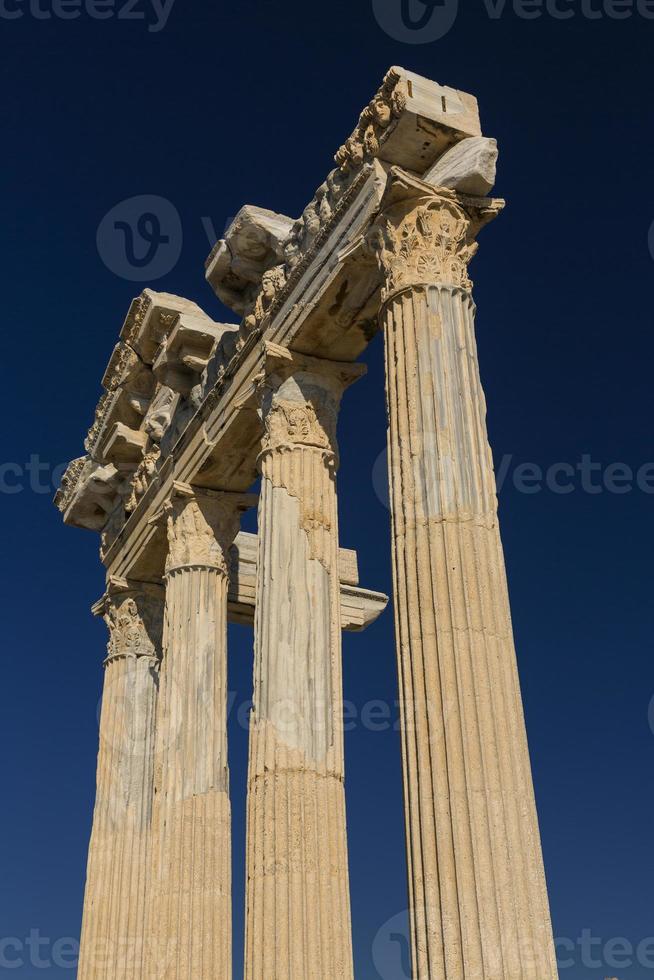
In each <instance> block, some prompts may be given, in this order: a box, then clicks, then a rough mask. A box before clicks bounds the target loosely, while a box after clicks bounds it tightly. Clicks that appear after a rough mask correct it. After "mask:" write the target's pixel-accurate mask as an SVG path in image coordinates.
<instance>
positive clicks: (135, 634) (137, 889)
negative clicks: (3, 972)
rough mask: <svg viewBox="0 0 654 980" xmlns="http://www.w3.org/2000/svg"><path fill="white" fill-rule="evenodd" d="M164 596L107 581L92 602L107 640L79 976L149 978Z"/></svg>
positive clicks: (142, 586) (155, 589)
mask: <svg viewBox="0 0 654 980" xmlns="http://www.w3.org/2000/svg"><path fill="white" fill-rule="evenodd" d="M163 599H164V590H163V588H162V587H161V586H157V585H150V584H146V583H132V582H130V583H128V582H110V586H109V589H108V592H107V594H106V595H105V596H104V597H103V599H101V600H100V602H99V603H97V604H96V606H95V607H94V612H95V613H96V614H97V615H102V616H103V617H104V620H105V622H106V624H107V626H108V628H109V644H108V648H107V658H106V660H105V678H104V691H103V696H102V712H101V717H100V750H99V753H98V770H97V792H96V801H95V810H94V814H93V831H92V835H91V843H90V846H89V855H88V865H87V877H86V891H85V895H84V916H83V922H82V938H81V944H80V957H79V966H78V974H77V975H78V977H79V978H80V980H114V978H116V977H120V978H122V980H140V978H141V977H142V976H143V963H144V953H145V949H146V946H147V933H146V910H147V901H148V899H149V887H148V885H149V882H148V870H149V858H150V843H151V838H150V821H151V814H152V786H153V769H154V742H155V715H156V707H157V692H158V686H159V664H160V658H161V633H162V623H163Z"/></svg>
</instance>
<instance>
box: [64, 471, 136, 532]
mask: <svg viewBox="0 0 654 980" xmlns="http://www.w3.org/2000/svg"><path fill="white" fill-rule="evenodd" d="M123 492H124V482H123V480H122V478H121V476H120V474H119V473H118V470H117V469H116V467H115V466H113V465H112V464H107V465H103V464H101V463H96V462H95V461H94V460H92V459H90V458H89V457H88V456H82V457H80V459H77V460H74V461H73V463H72V464H71V465H70V467H69V468H68V470H66V473H65V474H64V478H63V480H62V488H61V489H60V491H59V492H58V493H57V496H56V498H55V502H56V504H57V506H58V507H59V510H60V511H61V512H62V514H63V516H64V520H65V521H66V523H67V524H74V525H76V526H78V527H84V528H88V529H89V530H91V531H101V530H102V528H103V527H104V526H105V524H106V522H107V519H108V518H109V515H110V514H112V513H113V511H114V510H115V509H116V506H117V505H118V503H119V502H120V501H121V500H122V494H123Z"/></svg>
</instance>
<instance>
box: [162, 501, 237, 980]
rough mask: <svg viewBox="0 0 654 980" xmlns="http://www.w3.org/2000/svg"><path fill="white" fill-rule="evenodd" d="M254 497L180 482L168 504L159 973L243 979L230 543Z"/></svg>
mask: <svg viewBox="0 0 654 980" xmlns="http://www.w3.org/2000/svg"><path fill="white" fill-rule="evenodd" d="M254 499H255V498H250V497H247V496H246V495H243V494H233V493H221V492H213V491H202V490H194V489H192V488H191V487H188V486H185V485H180V484H176V485H175V493H174V496H173V499H172V501H171V502H170V503H169V505H168V509H167V533H168V545H169V552H168V559H167V563H166V615H165V625H164V656H163V664H162V673H161V694H160V710H159V714H158V719H157V763H156V776H155V806H154V820H153V836H154V862H153V863H154V868H153V878H154V881H153V900H152V907H151V920H150V921H151V932H152V937H153V942H152V952H151V959H150V961H149V964H148V971H147V972H146V977H147V978H148V980H154V978H156V980H218V978H219V980H229V978H230V977H231V975H232V915H231V827H230V821H231V815H230V802H229V773H228V768H227V591H228V550H229V548H230V546H231V544H232V542H233V540H234V537H235V535H236V533H237V531H238V527H239V516H240V513H241V511H242V510H244V509H246V508H247V507H249V506H251V504H252V503H253V502H254Z"/></svg>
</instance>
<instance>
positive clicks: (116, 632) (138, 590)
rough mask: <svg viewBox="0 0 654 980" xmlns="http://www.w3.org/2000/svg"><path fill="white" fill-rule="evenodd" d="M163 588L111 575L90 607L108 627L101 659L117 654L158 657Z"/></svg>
mask: <svg viewBox="0 0 654 980" xmlns="http://www.w3.org/2000/svg"><path fill="white" fill-rule="evenodd" d="M163 604H164V590H163V587H162V586H160V585H155V584H151V583H146V582H143V583H141V582H127V581H123V580H116V579H111V580H110V582H109V587H108V589H107V592H106V594H105V595H104V596H103V597H102V599H100V601H99V602H97V603H96V604H95V606H94V607H93V612H94V613H95V615H96V616H102V618H103V619H104V621H105V623H106V624H107V628H108V630H109V643H108V644H107V659H106V661H105V663H110V662H111V661H112V660H117V659H119V658H121V657H148V658H149V659H151V660H152V661H154V662H158V661H159V659H160V657H161V639H162V631H163Z"/></svg>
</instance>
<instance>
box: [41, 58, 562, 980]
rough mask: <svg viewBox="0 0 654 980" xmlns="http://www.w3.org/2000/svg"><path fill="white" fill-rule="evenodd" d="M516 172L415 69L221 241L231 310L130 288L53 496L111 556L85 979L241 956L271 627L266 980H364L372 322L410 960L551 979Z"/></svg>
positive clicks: (263, 859) (249, 954)
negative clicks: (500, 436)
mask: <svg viewBox="0 0 654 980" xmlns="http://www.w3.org/2000/svg"><path fill="white" fill-rule="evenodd" d="M496 161H497V146H496V144H495V141H494V140H492V139H490V138H487V137H484V136H483V135H482V131H481V126H480V122H479V113H478V107H477V102H476V99H475V98H474V97H473V96H471V95H468V94H466V93H464V92H458V91H456V90H454V89H451V88H448V87H446V86H442V85H439V84H437V83H435V82H432V81H429V80H428V79H425V78H421V77H420V76H418V75H415V74H414V73H412V72H408V71H406V70H405V69H402V68H391V69H390V70H389V72H388V73H387V75H386V77H385V79H384V81H383V84H382V86H381V88H380V89H379V90H378V92H377V93H376V95H375V96H374V97H373V99H372V101H371V102H370V104H369V105H368V106H367V107H366V108H365V109H364V111H363V113H362V114H361V116H360V119H359V121H358V122H357V124H356V127H355V129H354V131H353V132H352V134H351V136H349V137H348V139H347V140H346V141H345V142H344V144H343V146H342V147H341V148H340V149H339V150H338V152H337V153H336V155H335V167H334V169H332V170H331V171H330V172H329V173H328V174H327V175H326V177H325V179H324V180H323V182H322V183H321V184H320V186H319V187H318V189H317V190H316V193H315V195H314V197H313V198H312V200H311V201H309V202H308V203H307V205H306V207H305V208H304V210H303V212H302V215H301V216H300V217H299V218H297V219H293V218H289V217H286V216H285V215H280V214H276V213H275V212H272V211H268V210H265V209H263V208H260V207H254V206H251V205H245V206H244V207H243V208H242V209H241V210H240V211H239V213H238V215H237V216H236V218H235V219H234V222H233V223H232V225H231V226H230V228H229V229H228V230H227V232H226V233H225V238H224V239H223V240H221V241H220V242H218V243H217V244H216V246H215V247H214V249H213V250H212V252H211V255H210V256H209V257H208V259H207V263H206V279H207V282H208V284H209V286H210V287H211V289H213V291H214V292H215V293H216V295H217V296H218V297H219V298H220V299H221V300H222V301H223V302H224V303H225V304H226V305H227V306H228V307H229V308H231V309H232V310H233V311H234V313H235V314H236V315H237V318H238V322H235V323H227V324H226V323H221V322H217V321H215V320H213V319H212V318H211V317H210V316H209V315H208V314H207V313H205V312H204V311H203V310H202V309H201V308H200V307H199V306H198V305H197V304H196V303H194V302H192V301H190V300H187V299H184V298H182V297H179V296H174V295H171V294H168V293H160V292H155V291H153V290H150V289H146V290H145V291H144V292H143V293H142V294H141V295H140V296H138V297H136V298H135V299H134V301H133V302H132V304H131V306H130V309H129V311H128V314H127V317H126V320H125V322H124V325H123V327H122V330H121V331H120V337H119V340H118V344H117V346H116V347H115V349H114V351H113V354H112V355H111V359H110V362H109V365H108V367H107V370H106V372H105V375H104V377H103V379H102V384H103V388H104V392H103V395H102V397H101V399H100V402H99V404H98V407H97V410H96V415H95V419H94V422H93V425H92V427H91V429H90V431H89V433H88V436H87V439H86V441H85V450H86V452H85V455H83V456H81V457H79V458H78V459H76V460H74V461H73V462H72V463H71V464H70V466H69V468H68V470H67V472H66V474H65V476H64V478H63V481H62V486H61V488H60V490H59V492H58V494H57V498H56V503H57V506H58V507H59V509H60V511H61V512H62V515H63V518H64V520H65V522H66V523H68V524H71V525H74V526H77V527H83V528H88V529H91V530H94V531H96V532H99V533H100V535H101V546H100V554H101V559H102V561H103V563H104V565H105V568H106V572H107V591H106V595H105V596H104V598H103V599H102V600H101V601H100V602H99V603H98V604H97V606H96V610H95V611H96V612H97V613H99V614H102V615H103V616H104V618H105V619H106V621H107V624H108V627H109V631H110V642H109V654H108V656H107V659H106V661H105V666H106V674H105V688H104V695H103V704H102V720H101V725H100V750H99V756H98V774H97V799H96V807H95V814H94V822H93V832H92V838H91V843H90V847H89V859H88V873H87V883H86V894H85V900H84V921H83V933H82V948H81V954H80V965H79V973H78V975H79V977H80V978H81V980H117V978H121V980H142V978H148V980H155V978H156V980H217V978H219V980H229V978H230V977H231V972H232V965H231V964H232V950H231V909H232V902H233V896H232V893H231V862H230V857H231V855H230V847H231V843H230V842H231V827H230V822H231V816H230V798H229V775H228V774H229V769H228V747H227V736H226V704H227V677H226V654H227V646H226V645H227V640H226V636H227V634H226V627H227V621H228V619H231V620H232V621H235V622H240V623H244V624H246V625H250V624H253V625H254V633H253V648H254V708H253V713H252V720H251V728H250V759H249V779H248V826H247V885H246V892H247V894H246V949H245V976H246V978H247V980H326V978H329V980H332V978H343V980H351V978H352V977H353V964H352V930H351V922H350V897H349V885H348V870H347V834H346V815H345V794H344V764H343V740H342V725H341V716H340V710H341V709H340V704H341V699H342V691H341V683H342V682H341V676H342V671H341V630H342V629H351V630H361V629H364V628H365V627H366V626H367V625H369V624H370V623H372V622H374V620H375V619H376V618H377V617H378V616H379V615H380V613H381V612H382V611H383V610H384V608H385V605H386V603H387V598H386V596H384V595H381V594H380V593H378V592H374V591H371V590H368V589H365V588H362V587H361V586H360V585H359V581H358V572H357V562H356V555H354V554H353V553H352V552H349V551H347V550H346V549H342V548H340V543H339V535H338V518H337V506H336V500H337V498H336V471H337V468H338V449H337V439H336V428H337V420H338V415H339V410H340V403H341V397H342V395H343V392H344V390H345V389H346V388H347V386H348V385H349V384H351V383H352V382H353V381H355V380H356V378H357V377H358V376H359V375H360V373H361V368H360V366H359V365H358V364H356V361H357V360H358V358H359V357H360V355H361V354H362V353H363V351H364V350H365V348H366V346H367V345H368V343H369V342H370V340H371V339H372V337H373V336H374V335H375V334H376V333H377V332H378V331H379V330H381V331H383V334H384V340H385V346H386V384H387V401H388V411H389V434H388V443H389V481H390V490H391V507H392V559H393V570H394V588H395V622H396V639H397V653H398V675H399V688H400V704H401V723H402V745H403V762H404V794H405V808H406V836H407V855H408V877H409V882H408V884H409V904H410V930H411V949H412V963H413V966H412V975H413V977H414V978H416V980H555V978H556V966H555V959H554V949H553V942H552V934H551V926H550V917H549V910H548V900H547V891H546V887H545V877H544V872H543V864H542V857H541V848H540V841H539V831H538V821H537V816H536V809H535V803H534V794H533V788H532V781H531V771H530V764H529V755H528V748H527V739H526V733H525V728H524V720H523V714H522V703H521V696H520V689H519V683H518V674H517V667H516V659H515V651H514V647H513V638H512V630H511V620H510V612H509V604H508V593H507V587H506V578H505V571H504V561H503V557H502V548H501V542H500V537H499V529H498V523H497V508H496V497H495V482H494V476H493V468H492V461H491V455H490V450H489V447H488V442H487V434H486V424H485V401H484V395H483V391H482V388H481V383H480V379H479V369H478V364H477V353H476V344H475V332H474V317H475V306H474V302H473V299H472V293H471V290H472V283H471V281H470V278H469V271H468V270H469V263H470V261H471V259H472V258H473V256H474V255H475V252H476V250H477V236H478V234H479V232H480V230H481V229H482V228H483V227H484V225H486V224H487V223H488V222H490V221H491V220H492V219H493V218H494V217H496V215H498V214H499V212H500V211H501V209H502V207H503V202H502V201H501V200H498V199H494V198H491V197H489V196H487V195H488V194H489V193H490V191H491V190H492V187H493V184H494V181H495V168H496ZM258 197H259V192H257V198H258ZM344 411H347V404H346V405H345V408H344ZM361 438H365V433H363V432H362V433H361ZM258 474H259V475H260V477H261V488H260V494H259V499H258V502H257V500H256V498H255V497H253V495H252V494H251V493H249V491H250V490H251V488H252V486H253V485H254V484H255V481H256V478H257V475H258ZM255 504H258V532H257V534H256V535H253V534H247V533H245V532H244V531H242V530H239V521H240V515H241V513H242V512H243V511H244V510H245V509H247V508H248V507H251V506H254V505H255ZM389 791H393V790H392V788H391V787H389ZM389 843H393V842H389ZM237 900H238V901H240V900H241V899H240V898H238V899H237Z"/></svg>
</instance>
